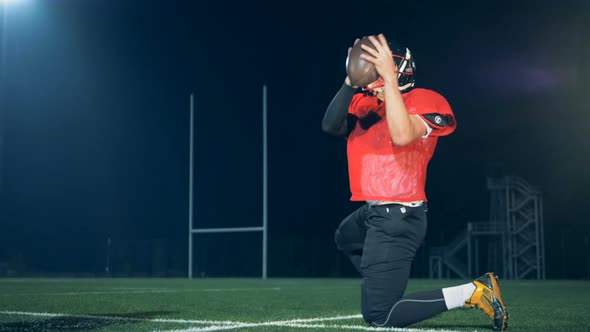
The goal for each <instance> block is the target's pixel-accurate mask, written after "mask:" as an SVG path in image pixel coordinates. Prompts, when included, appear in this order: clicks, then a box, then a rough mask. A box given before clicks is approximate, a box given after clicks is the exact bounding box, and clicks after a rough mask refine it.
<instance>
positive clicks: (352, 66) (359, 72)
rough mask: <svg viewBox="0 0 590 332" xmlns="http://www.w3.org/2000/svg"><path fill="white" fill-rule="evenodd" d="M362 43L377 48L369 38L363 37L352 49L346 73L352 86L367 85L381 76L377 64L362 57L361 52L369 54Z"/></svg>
mask: <svg viewBox="0 0 590 332" xmlns="http://www.w3.org/2000/svg"><path fill="white" fill-rule="evenodd" d="M361 45H367V46H369V47H370V48H372V49H375V46H373V43H371V41H370V40H369V38H368V37H363V38H362V39H360V40H359V41H358V42H357V43H356V44H355V45H354V46H353V47H352V49H351V50H350V53H349V54H348V58H346V74H347V75H348V78H349V79H350V84H351V85H352V86H365V85H367V84H369V83H373V82H375V81H376V80H377V79H378V78H379V74H378V73H377V70H376V69H375V65H373V64H372V63H370V62H369V61H366V60H364V59H362V58H361V54H368V53H367V52H366V51H365V50H363V49H362V48H361Z"/></svg>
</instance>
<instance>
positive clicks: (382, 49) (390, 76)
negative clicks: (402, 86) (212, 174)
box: [361, 34, 398, 86]
mask: <svg viewBox="0 0 590 332" xmlns="http://www.w3.org/2000/svg"><path fill="white" fill-rule="evenodd" d="M369 40H370V41H371V43H373V46H375V49H373V48H371V47H369V46H367V45H361V47H362V49H363V50H364V51H365V52H367V54H361V58H362V59H364V60H366V61H368V62H371V63H372V64H374V65H375V69H376V70H377V73H378V74H379V76H381V78H382V79H383V81H384V82H385V83H390V84H395V85H396V86H397V74H398V69H397V64H396V63H395V62H394V61H393V57H392V56H391V49H390V48H389V44H387V40H386V39H385V36H383V34H379V35H378V36H377V37H375V36H369Z"/></svg>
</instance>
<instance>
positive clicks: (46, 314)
mask: <svg viewBox="0 0 590 332" xmlns="http://www.w3.org/2000/svg"><path fill="white" fill-rule="evenodd" d="M0 315H14V316H35V317H73V318H85V319H102V320H118V321H128V322H154V323H180V324H211V325H234V324H236V322H232V321H215V320H192V319H164V318H134V317H121V316H100V315H96V316H95V315H78V314H64V313H49V312H26V311H0Z"/></svg>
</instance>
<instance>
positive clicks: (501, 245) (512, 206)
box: [429, 176, 545, 279]
mask: <svg viewBox="0 0 590 332" xmlns="http://www.w3.org/2000/svg"><path fill="white" fill-rule="evenodd" d="M487 188H488V190H489V191H490V217H489V220H486V221H480V222H468V223H467V228H466V230H464V231H462V232H461V233H460V234H459V235H457V236H456V237H455V239H454V240H453V241H452V242H451V243H450V244H448V245H446V246H441V247H433V248H431V250H430V260H429V268H430V277H431V278H436V277H438V278H442V277H447V278H449V277H451V276H457V277H459V278H463V279H469V278H472V277H473V276H474V275H478V274H481V273H482V272H485V271H480V266H479V265H480V264H479V262H480V259H482V258H484V256H482V255H480V250H482V247H483V249H484V250H485V251H484V253H485V262H486V266H487V268H486V271H487V270H490V269H493V270H495V271H496V272H498V273H500V274H502V275H503V277H504V278H508V279H526V278H536V279H545V245H544V230H543V197H542V196H541V192H540V191H539V190H538V189H536V188H534V187H532V186H531V185H529V184H528V183H527V182H526V181H525V180H523V179H522V178H519V177H514V176H505V177H500V178H487ZM482 245H483V246H482Z"/></svg>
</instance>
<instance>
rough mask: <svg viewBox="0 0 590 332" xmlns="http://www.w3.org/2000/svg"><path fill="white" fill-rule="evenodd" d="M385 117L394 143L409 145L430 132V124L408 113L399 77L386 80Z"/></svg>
mask: <svg viewBox="0 0 590 332" xmlns="http://www.w3.org/2000/svg"><path fill="white" fill-rule="evenodd" d="M384 83H385V84H384V87H383V88H384V91H383V92H384V94H385V117H386V120H387V127H388V128H389V135H390V136H391V140H392V142H393V144H395V145H397V146H404V145H408V144H410V143H412V142H414V141H415V140H417V139H419V138H421V137H424V136H425V135H427V134H428V125H427V124H426V123H425V122H424V121H423V120H422V119H421V118H420V116H419V115H416V114H412V115H410V114H408V111H407V109H406V106H405V104H404V100H403V98H402V95H401V92H400V91H399V88H398V86H397V77H396V78H395V80H394V81H393V82H387V81H385V82H384Z"/></svg>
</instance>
